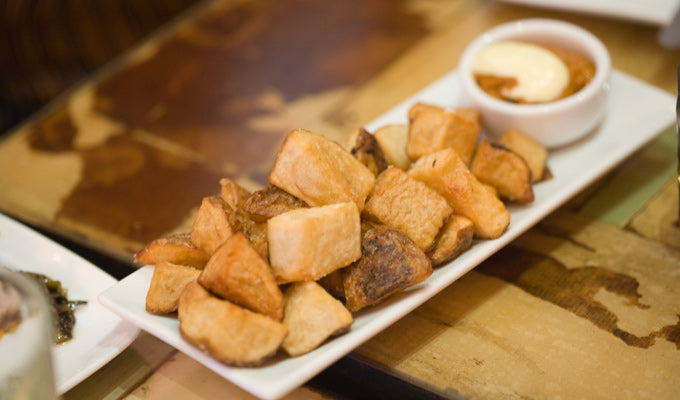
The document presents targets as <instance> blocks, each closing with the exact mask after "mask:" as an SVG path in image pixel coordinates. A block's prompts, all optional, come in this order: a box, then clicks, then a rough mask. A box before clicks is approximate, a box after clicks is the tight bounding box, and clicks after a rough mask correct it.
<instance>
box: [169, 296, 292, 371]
mask: <svg viewBox="0 0 680 400" xmlns="http://www.w3.org/2000/svg"><path fill="white" fill-rule="evenodd" d="M177 315H178V317H179V330H180V333H181V334H182V336H183V337H184V338H185V339H186V340H187V341H188V342H190V343H191V344H193V345H195V346H197V347H198V348H200V349H201V350H203V351H205V352H207V353H208V354H210V355H212V356H213V357H215V358H216V359H218V360H220V361H222V362H224V363H226V364H232V365H238V366H255V365H258V364H261V363H262V362H263V361H264V360H266V359H267V358H269V357H270V356H272V355H274V354H275V353H276V351H277V350H278V349H279V348H280V347H281V343H283V340H284V339H285V338H286V336H287V335H288V329H287V328H286V327H285V326H283V324H282V323H280V322H278V321H275V320H273V319H271V318H269V317H267V316H264V315H262V314H257V313H254V312H252V311H248V310H246V309H244V308H241V307H239V306H237V305H235V304H232V303H230V302H229V301H227V300H222V299H220V298H218V297H216V296H213V295H212V294H210V292H208V291H207V290H206V289H205V288H203V287H202V286H201V285H200V284H199V283H198V282H191V283H189V284H188V285H187V286H186V288H185V289H184V291H183V292H182V295H181V296H180V299H179V308H178V310H177Z"/></svg>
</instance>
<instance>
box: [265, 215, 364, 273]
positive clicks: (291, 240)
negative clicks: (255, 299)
mask: <svg viewBox="0 0 680 400" xmlns="http://www.w3.org/2000/svg"><path fill="white" fill-rule="evenodd" d="M267 227H268V229H267V236H268V238H269V261H270V264H271V266H272V269H273V271H274V276H275V277H276V281H277V282H278V283H280V284H281V283H287V282H294V281H303V280H317V279H319V278H321V277H323V276H325V275H328V274H329V273H331V272H333V271H335V270H336V269H338V268H341V267H344V266H346V265H348V264H350V263H351V262H353V261H355V260H357V259H358V258H359V257H361V222H360V217H359V210H358V209H357V206H356V204H355V203H352V202H347V203H340V204H331V205H327V206H322V207H312V208H300V209H297V210H293V211H289V212H287V213H284V214H281V215H277V216H276V217H273V218H271V219H270V220H269V221H268V222H267Z"/></svg>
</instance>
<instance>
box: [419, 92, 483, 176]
mask: <svg viewBox="0 0 680 400" xmlns="http://www.w3.org/2000/svg"><path fill="white" fill-rule="evenodd" d="M417 107H418V111H417V112H413V111H412V112H410V113H409V114H411V115H413V119H411V124H410V127H409V133H408V143H407V147H406V152H407V154H408V156H409V158H411V160H416V159H418V158H420V157H422V156H424V155H427V154H431V153H435V152H437V151H440V150H443V149H446V148H449V147H452V148H453V149H455V150H456V152H458V154H459V155H460V157H461V158H462V160H463V162H464V163H465V165H468V164H469V163H470V161H471V160H472V154H473V153H474V150H475V146H476V145H477V137H478V136H479V132H480V131H481V128H480V125H479V113H478V112H477V111H475V110H471V109H461V110H454V111H445V110H444V109H442V108H439V107H433V106H424V105H422V104H420V105H417Z"/></svg>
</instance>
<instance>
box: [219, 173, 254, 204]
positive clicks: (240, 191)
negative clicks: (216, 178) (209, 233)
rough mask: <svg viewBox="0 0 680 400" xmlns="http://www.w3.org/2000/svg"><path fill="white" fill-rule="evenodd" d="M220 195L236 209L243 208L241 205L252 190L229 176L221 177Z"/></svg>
mask: <svg viewBox="0 0 680 400" xmlns="http://www.w3.org/2000/svg"><path fill="white" fill-rule="evenodd" d="M220 195H221V196H222V198H223V199H224V201H226V202H227V204H228V205H229V207H231V208H232V209H234V210H239V209H241V205H242V204H243V203H244V202H245V201H246V199H248V197H250V192H249V191H248V190H247V189H245V188H244V187H243V186H241V185H239V184H238V183H236V182H234V181H233V180H231V179H229V178H222V179H220Z"/></svg>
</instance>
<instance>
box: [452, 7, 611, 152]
mask: <svg viewBox="0 0 680 400" xmlns="http://www.w3.org/2000/svg"><path fill="white" fill-rule="evenodd" d="M503 40H525V41H531V42H534V43H539V44H540V43H546V44H554V45H557V46H560V47H562V48H565V49H568V50H572V51H576V52H578V53H580V54H582V55H583V56H585V57H587V58H588V59H590V60H591V61H592V62H593V63H594V64H595V68H596V71H595V76H594V77H593V79H592V80H591V81H590V82H589V83H588V84H587V85H586V86H585V87H584V88H582V89H581V90H580V91H578V92H577V93H574V94H572V95H571V96H568V97H566V98H564V99H561V100H557V101H553V102H549V103H543V104H515V103H511V102H507V101H503V100H500V99H496V98H494V97H491V96H489V95H488V94H486V93H485V92H484V91H483V90H482V89H481V88H480V87H479V86H478V85H477V83H476V82H475V79H474V76H473V75H472V73H471V70H470V68H471V64H472V62H473V60H474V58H475V56H476V54H477V53H478V52H479V51H480V50H481V49H482V48H484V47H485V46H488V45H489V44H491V43H494V42H498V41H503ZM458 72H459V75H460V78H461V83H462V88H463V92H464V94H465V96H466V97H467V100H468V101H469V102H470V103H471V106H473V107H475V108H477V109H478V110H479V111H480V114H481V117H482V124H483V126H484V128H485V129H486V130H487V132H489V133H490V134H491V135H492V136H494V135H500V134H502V133H504V132H505V131H506V130H508V129H517V130H519V131H521V132H523V133H525V134H527V135H528V136H530V137H532V138H534V139H535V140H537V141H538V142H540V143H542V144H543V145H545V146H546V147H548V148H556V147H560V146H564V145H566V144H569V143H572V142H574V141H576V140H578V139H580V138H582V137H583V136H585V135H587V134H588V133H590V132H591V131H593V130H594V129H595V128H596V126H597V125H598V124H599V123H600V122H601V121H602V119H603V117H604V116H605V112H606V108H607V95H608V92H609V76H610V74H611V59H610V57H609V52H608V51H607V48H606V47H605V46H604V45H603V44H602V42H601V41H600V40H599V39H598V38H597V37H595V36H594V35H593V34H592V33H590V32H588V31H586V30H585V29H583V28H580V27H578V26H576V25H573V24H571V23H567V22H563V21H558V20H551V19H525V20H518V21H513V22H509V23H505V24H502V25H499V26H497V27H495V28H493V29H491V30H489V31H487V32H485V33H483V34H482V35H481V36H479V37H477V38H476V39H475V40H473V41H472V42H471V43H470V44H469V45H468V47H467V48H466V49H465V51H464V52H463V54H462V56H461V59H460V62H459V64H458Z"/></svg>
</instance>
